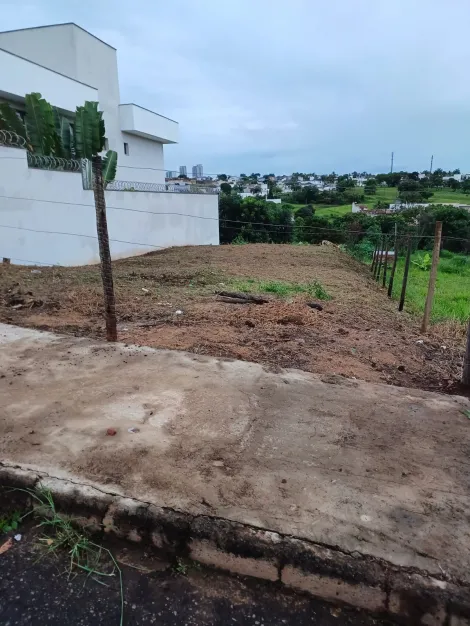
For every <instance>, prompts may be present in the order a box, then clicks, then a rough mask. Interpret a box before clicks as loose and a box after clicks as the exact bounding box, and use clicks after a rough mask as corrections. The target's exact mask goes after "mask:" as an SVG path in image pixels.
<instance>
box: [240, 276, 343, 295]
mask: <svg viewBox="0 0 470 626" xmlns="http://www.w3.org/2000/svg"><path fill="white" fill-rule="evenodd" d="M230 284H231V286H232V287H233V288H234V289H235V290H236V291H241V292H243V293H272V294H275V295H276V296H279V297H280V298H288V297H289V296H295V295H297V294H299V293H305V294H308V295H309V296H312V298H317V299H318V300H331V296H330V294H329V293H328V292H327V291H326V289H325V288H324V287H323V285H322V284H321V283H320V282H318V281H317V280H314V281H313V282H311V283H289V282H284V281H280V280H256V279H254V278H246V279H235V280H233V281H231V283H230Z"/></svg>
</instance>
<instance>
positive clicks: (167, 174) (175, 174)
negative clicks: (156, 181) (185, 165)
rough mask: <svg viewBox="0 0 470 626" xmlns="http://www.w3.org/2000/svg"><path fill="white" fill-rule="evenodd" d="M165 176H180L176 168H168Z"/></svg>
mask: <svg viewBox="0 0 470 626" xmlns="http://www.w3.org/2000/svg"><path fill="white" fill-rule="evenodd" d="M165 178H178V172H175V171H174V170H168V171H167V173H166V175H165Z"/></svg>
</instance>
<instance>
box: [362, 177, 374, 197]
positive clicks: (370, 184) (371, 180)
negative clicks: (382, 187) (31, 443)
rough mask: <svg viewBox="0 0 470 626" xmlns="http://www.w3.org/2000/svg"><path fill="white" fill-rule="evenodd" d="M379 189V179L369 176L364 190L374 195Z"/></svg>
mask: <svg viewBox="0 0 470 626" xmlns="http://www.w3.org/2000/svg"><path fill="white" fill-rule="evenodd" d="M376 191H377V181H376V180H375V178H368V179H367V180H366V184H365V185H364V192H365V193H366V194H367V195H374V194H375V193H376Z"/></svg>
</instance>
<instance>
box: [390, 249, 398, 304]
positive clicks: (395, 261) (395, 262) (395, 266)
mask: <svg viewBox="0 0 470 626" xmlns="http://www.w3.org/2000/svg"><path fill="white" fill-rule="evenodd" d="M397 263H398V243H397V240H396V239H395V250H394V252H393V265H392V271H391V272H390V281H389V283H388V297H389V298H391V297H392V293H393V281H394V279H395V270H396V269H397Z"/></svg>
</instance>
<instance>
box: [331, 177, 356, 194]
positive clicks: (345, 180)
mask: <svg viewBox="0 0 470 626" xmlns="http://www.w3.org/2000/svg"><path fill="white" fill-rule="evenodd" d="M355 186H356V181H355V180H354V179H353V178H350V177H349V176H347V175H345V176H338V180H337V181H336V190H337V191H339V192H340V193H342V192H343V191H345V190H346V189H348V188H350V187H355Z"/></svg>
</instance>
